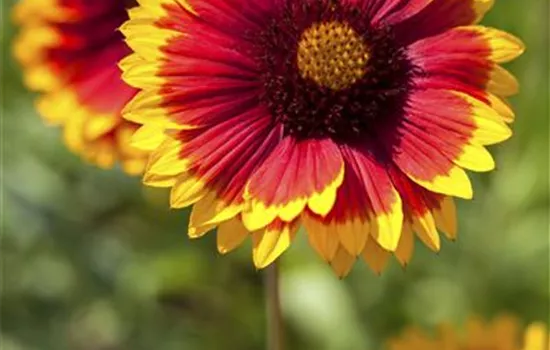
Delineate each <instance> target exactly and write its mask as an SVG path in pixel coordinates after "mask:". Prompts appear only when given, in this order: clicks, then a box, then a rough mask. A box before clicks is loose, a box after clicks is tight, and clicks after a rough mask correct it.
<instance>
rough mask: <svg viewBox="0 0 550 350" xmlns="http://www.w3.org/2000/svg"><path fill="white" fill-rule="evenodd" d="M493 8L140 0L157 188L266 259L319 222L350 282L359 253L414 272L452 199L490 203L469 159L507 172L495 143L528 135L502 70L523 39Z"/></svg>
mask: <svg viewBox="0 0 550 350" xmlns="http://www.w3.org/2000/svg"><path fill="white" fill-rule="evenodd" d="M491 5H492V2H490V1H485V0H469V1H455V0H434V1H414V2H410V3H409V2H406V1H400V0H387V1H378V2H373V1H369V0H355V1H350V0H341V1H328V0H311V1H304V2H300V3H296V2H293V1H264V2H252V1H246V0H241V1H233V2H229V1H224V0H207V1H199V0H189V1H186V2H185V3H181V2H178V1H172V0H163V1H147V0H144V1H140V6H139V7H136V8H134V9H132V10H131V11H130V21H128V22H127V23H126V24H124V26H123V27H122V31H123V33H124V34H125V36H126V38H127V41H128V44H129V45H130V47H131V48H132V49H133V50H134V51H135V54H133V55H131V56H129V57H127V58H126V59H125V60H124V61H123V62H122V63H121V67H122V68H123V70H124V76H123V77H124V79H125V80H126V81H127V82H128V83H129V84H130V85H132V86H135V87H136V88H139V89H141V91H140V92H139V93H138V94H137V95H136V97H135V98H134V99H133V100H132V101H131V102H130V103H129V105H128V106H127V108H126V109H125V117H126V118H127V119H128V120H131V121H134V122H136V123H140V124H143V127H141V128H140V130H139V131H138V132H137V133H136V136H135V138H134V145H136V147H141V148H142V149H144V150H147V151H152V157H151V159H150V161H149V163H148V166H147V169H146V173H145V177H144V181H145V183H146V184H148V185H151V186H157V187H171V188H172V192H171V206H172V207H173V208H183V207H186V206H189V205H193V204H194V207H193V211H192V213H191V218H190V223H189V235H190V236H191V237H193V238H197V237H201V236H202V235H204V234H205V233H206V232H208V231H210V230H212V229H213V228H215V227H216V226H219V229H218V231H217V236H218V250H219V251H220V252H222V253H226V252H228V251H231V250H232V249H234V248H235V247H236V246H238V245H239V244H240V243H241V242H242V241H243V240H244V239H245V238H247V237H248V236H251V237H252V242H253V258H254V263H255V265H256V267H258V268H263V267H265V266H267V265H269V264H270V263H272V262H273V261H274V260H275V259H276V258H277V257H278V256H279V255H280V254H282V253H283V252H284V251H285V250H286V249H287V248H288V247H289V246H290V244H291V242H292V241H293V239H294V237H295V235H296V231H297V230H298V228H299V227H300V225H301V224H303V225H304V226H305V228H306V231H307V233H308V237H309V240H310V242H311V245H312V246H313V247H314V248H315V249H316V251H317V252H318V253H319V255H320V256H321V257H322V258H323V259H324V260H326V261H327V262H328V263H330V265H331V266H332V268H333V269H334V270H335V272H336V274H337V275H338V276H340V277H343V276H345V275H347V274H348V272H349V271H350V269H351V267H352V266H353V264H354V262H355V261H356V258H357V257H363V259H364V260H365V261H366V262H367V263H368V264H369V265H370V266H371V267H372V268H373V269H374V270H375V271H377V272H380V270H381V269H382V268H383V266H384V265H385V262H386V261H387V259H388V258H389V256H390V253H391V252H395V254H396V256H397V257H398V259H399V261H400V262H401V263H402V264H404V265H405V264H407V263H408V262H409V260H410V257H411V255H412V249H413V242H414V238H413V232H415V233H416V234H417V235H418V237H419V238H420V239H421V240H422V241H423V242H424V243H425V244H426V245H428V246H429V247H430V248H431V249H433V250H435V251H438V250H439V249H440V238H439V234H438V229H439V230H440V231H442V232H445V234H446V235H447V237H449V238H451V239H454V238H455V237H456V218H455V205H454V202H453V200H452V198H451V197H453V196H455V197H460V198H467V199H470V198H472V195H473V194H472V186H471V184H470V180H469V178H468V176H467V175H466V173H465V171H464V169H468V170H472V171H489V170H492V169H493V168H494V167H495V163H494V160H493V158H492V156H491V155H490V154H489V152H488V151H487V149H486V148H485V146H487V145H492V144H495V143H499V142H501V141H504V140H506V139H508V138H509V137H510V136H511V130H510V129H509V127H508V126H507V125H506V123H508V122H511V121H512V120H513V119H514V113H513V112H512V110H511V107H510V106H509V104H508V102H506V97H508V96H510V95H513V94H515V93H516V92H517V89H518V83H517V81H516V80H515V78H514V77H513V76H512V75H511V74H510V73H508V72H507V71H506V70H505V69H504V68H502V67H501V66H500V64H501V63H506V62H508V61H511V60H513V59H514V58H516V57H517V56H519V55H520V54H521V53H522V52H523V44H522V43H521V42H520V41H519V39H517V38H515V37H513V36H512V35H510V34H507V33H505V32H502V31H499V30H496V29H491V28H488V27H482V26H479V25H474V24H476V23H477V22H479V20H480V19H481V18H482V17H483V16H484V14H485V13H486V12H487V11H488V10H489V8H490V7H491ZM145 33H148V35H146V34H145Z"/></svg>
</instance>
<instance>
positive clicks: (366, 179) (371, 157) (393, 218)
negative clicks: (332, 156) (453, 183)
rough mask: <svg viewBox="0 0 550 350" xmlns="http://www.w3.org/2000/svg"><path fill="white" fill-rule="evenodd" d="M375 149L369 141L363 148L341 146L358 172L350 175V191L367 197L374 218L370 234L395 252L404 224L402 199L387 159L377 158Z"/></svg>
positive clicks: (354, 171) (368, 208)
mask: <svg viewBox="0 0 550 350" xmlns="http://www.w3.org/2000/svg"><path fill="white" fill-rule="evenodd" d="M373 149H374V148H373V146H372V145H368V144H367V145H366V146H361V148H357V147H350V146H342V153H343V155H344V158H345V159H346V164H347V165H349V169H350V171H351V172H353V173H354V174H355V176H354V177H349V181H353V182H354V183H353V185H351V186H352V187H351V188H350V189H351V191H353V192H354V193H356V195H359V196H364V198H367V199H368V203H369V206H368V207H367V208H365V210H366V213H367V214H368V215H369V217H370V221H371V224H370V232H371V236H372V237H374V238H375V239H376V241H377V242H378V243H379V244H380V245H381V246H382V247H384V248H385V249H387V250H390V251H394V250H395V249H396V248H397V244H398V242H399V238H400V235H401V229H402V224H403V211H402V208H401V205H402V203H401V198H400V196H399V193H398V192H397V190H396V189H395V187H394V186H393V184H392V181H391V179H390V176H389V174H388V172H387V168H385V166H384V164H387V161H385V160H383V159H377V157H376V156H375V154H374V153H373ZM360 209H362V208H360ZM363 214H364V213H363Z"/></svg>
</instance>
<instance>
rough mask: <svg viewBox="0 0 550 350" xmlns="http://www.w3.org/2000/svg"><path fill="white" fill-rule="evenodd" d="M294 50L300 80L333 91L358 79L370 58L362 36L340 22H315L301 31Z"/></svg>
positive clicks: (345, 86) (364, 70)
mask: <svg viewBox="0 0 550 350" xmlns="http://www.w3.org/2000/svg"><path fill="white" fill-rule="evenodd" d="M297 51H298V52H297V61H298V68H299V70H300V74H301V76H302V78H304V79H311V80H313V81H315V82H316V83H317V84H319V85H320V86H323V87H328V88H330V89H332V90H336V91H337V90H342V89H345V88H348V87H350V86H351V85H353V84H354V83H355V82H357V81H358V80H360V79H361V78H362V77H363V75H364V74H365V72H366V68H367V63H368V59H369V53H368V49H367V45H366V44H365V43H364V42H363V39H362V38H361V36H360V35H359V34H357V33H356V32H355V30H354V29H353V28H351V27H350V26H349V25H348V24H346V23H343V22H339V21H330V22H324V23H314V24H313V25H312V26H311V27H309V28H308V29H306V30H305V31H304V32H303V34H302V37H301V39H300V42H299V44H298V50H297Z"/></svg>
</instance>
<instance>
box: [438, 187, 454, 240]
mask: <svg viewBox="0 0 550 350" xmlns="http://www.w3.org/2000/svg"><path fill="white" fill-rule="evenodd" d="M433 216H434V219H435V223H436V225H437V227H438V228H439V229H440V230H441V231H442V232H443V233H444V234H445V235H446V236H447V238H448V239H450V240H455V239H456V237H457V219H456V207H455V202H454V200H453V199H452V198H451V197H443V199H442V200H441V202H440V203H439V207H437V208H434V209H433Z"/></svg>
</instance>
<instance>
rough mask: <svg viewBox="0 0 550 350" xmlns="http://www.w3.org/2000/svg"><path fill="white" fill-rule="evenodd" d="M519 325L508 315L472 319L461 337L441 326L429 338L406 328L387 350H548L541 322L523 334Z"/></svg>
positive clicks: (545, 330)
mask: <svg viewBox="0 0 550 350" xmlns="http://www.w3.org/2000/svg"><path fill="white" fill-rule="evenodd" d="M521 332H523V329H522V328H521V327H520V325H519V322H518V321H517V320H516V319H514V318H512V317H509V316H500V317H497V318H496V319H495V320H494V321H493V322H492V323H485V322H483V321H482V320H480V319H477V318H472V319H470V320H469V321H468V323H467V324H466V327H465V331H464V334H461V333H460V332H458V331H457V330H456V329H454V328H453V327H451V326H450V325H447V324H446V325H442V326H441V327H440V330H439V333H438V334H437V335H435V336H430V335H427V334H426V333H424V332H423V331H421V330H419V329H416V328H410V329H407V330H406V331H405V332H404V333H403V334H402V335H401V336H400V337H399V338H396V339H393V340H391V341H390V342H389V343H388V347H387V349H388V350H550V335H549V334H548V330H547V328H546V326H545V325H544V324H542V323H533V324H531V325H529V326H528V327H527V328H526V329H525V331H524V334H521Z"/></svg>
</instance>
